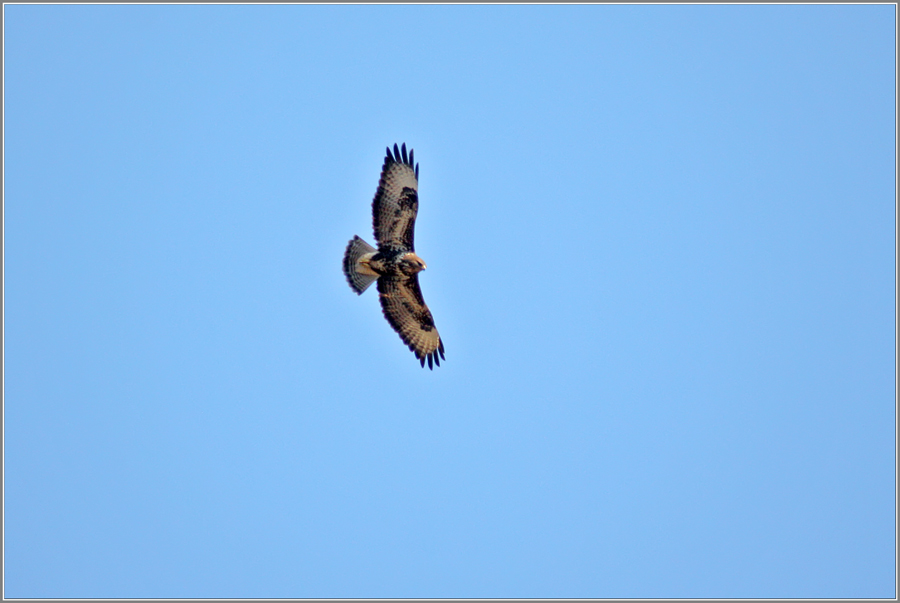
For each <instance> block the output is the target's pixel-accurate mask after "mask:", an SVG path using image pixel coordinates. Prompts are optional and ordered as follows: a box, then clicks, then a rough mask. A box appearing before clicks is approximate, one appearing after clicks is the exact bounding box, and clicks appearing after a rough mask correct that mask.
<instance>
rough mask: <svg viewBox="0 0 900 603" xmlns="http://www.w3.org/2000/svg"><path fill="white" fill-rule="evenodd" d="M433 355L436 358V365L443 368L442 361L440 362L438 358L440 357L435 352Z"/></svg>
mask: <svg viewBox="0 0 900 603" xmlns="http://www.w3.org/2000/svg"><path fill="white" fill-rule="evenodd" d="M431 355H432V356H434V363H435V364H436V365H438V366H441V360H440V358H438V355H437V354H435V353H434V352H432V353H431Z"/></svg>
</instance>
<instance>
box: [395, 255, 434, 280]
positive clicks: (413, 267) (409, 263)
mask: <svg viewBox="0 0 900 603" xmlns="http://www.w3.org/2000/svg"><path fill="white" fill-rule="evenodd" d="M427 267H428V266H426V265H425V260H423V259H422V258H420V257H419V256H417V255H416V254H415V253H413V252H412V251H410V252H409V253H405V254H403V257H402V258H401V259H400V270H402V271H403V272H404V273H405V274H408V275H413V274H416V273H417V272H421V271H422V270H425V269H426V268H427Z"/></svg>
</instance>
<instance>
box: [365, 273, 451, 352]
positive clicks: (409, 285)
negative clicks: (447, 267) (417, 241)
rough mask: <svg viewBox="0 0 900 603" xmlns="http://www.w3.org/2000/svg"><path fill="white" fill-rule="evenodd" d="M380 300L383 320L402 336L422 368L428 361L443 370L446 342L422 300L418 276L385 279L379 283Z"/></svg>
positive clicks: (383, 277)
mask: <svg viewBox="0 0 900 603" xmlns="http://www.w3.org/2000/svg"><path fill="white" fill-rule="evenodd" d="M378 299H379V300H381V309H382V311H383V312H384V317H385V318H387V321H388V322H389V323H390V324H391V326H392V327H393V328H394V330H395V331H397V333H398V334H399V335H400V339H402V340H403V343H405V344H406V345H407V346H409V349H410V350H412V351H413V352H414V353H415V354H416V358H418V359H419V362H420V363H421V364H422V366H425V361H426V360H427V361H428V368H429V369H430V368H432V366H433V364H437V365H438V366H441V361H440V360H439V359H438V354H440V357H441V358H443V357H444V342H442V341H441V336H440V335H439V334H438V331H437V329H436V328H435V326H434V318H433V317H432V316H431V311H430V310H429V309H428V306H426V305H425V300H423V299H422V290H421V289H419V278H418V275H417V274H414V275H412V276H405V275H402V274H397V275H391V276H382V277H381V278H379V279H378Z"/></svg>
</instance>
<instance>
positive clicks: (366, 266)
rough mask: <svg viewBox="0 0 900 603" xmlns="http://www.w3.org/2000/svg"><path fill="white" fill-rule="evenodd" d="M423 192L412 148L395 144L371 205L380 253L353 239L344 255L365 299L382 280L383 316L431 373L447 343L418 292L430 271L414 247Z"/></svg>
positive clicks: (352, 281) (347, 272) (349, 279)
mask: <svg viewBox="0 0 900 603" xmlns="http://www.w3.org/2000/svg"><path fill="white" fill-rule="evenodd" d="M418 191H419V165H418V164H417V163H415V162H414V160H413V151H412V149H410V150H409V155H407V154H406V143H403V146H402V147H401V148H399V149H398V148H397V145H396V144H394V152H393V154H392V153H391V148H390V147H388V149H387V156H386V157H385V158H384V166H383V167H382V168H381V180H380V181H379V182H378V190H377V191H376V192H375V199H374V200H373V201H372V226H373V227H374V229H375V241H376V242H377V243H378V249H375V248H374V247H372V246H371V245H369V244H368V243H366V242H365V241H363V240H362V239H360V238H359V237H358V236H354V237H353V239H351V240H350V242H349V243H348V244H347V251H346V252H345V253H344V276H346V277H347V282H348V283H350V288H351V289H353V290H354V291H356V293H358V294H360V295H362V292H363V291H365V290H366V289H367V288H368V287H369V285H371V284H372V283H373V282H375V281H378V299H379V300H381V309H382V311H383V312H384V317H385V318H387V321H388V322H389V323H390V325H391V326H392V327H393V328H394V330H395V331H397V333H398V334H399V335H400V339H402V340H403V343H405V344H406V345H407V346H409V349H410V350H412V351H413V353H415V355H416V358H418V359H419V362H420V363H421V364H422V367H423V368H424V366H425V361H426V360H427V361H428V368H429V369H433V366H434V365H435V364H436V365H438V366H440V365H441V361H440V360H439V359H438V354H440V357H441V358H444V342H443V341H441V336H440V335H438V331H437V329H436V328H435V326H434V318H433V317H432V316H431V311H430V310H429V309H428V306H426V305H425V300H424V299H422V290H421V289H420V288H419V272H421V271H422V270H425V262H424V261H423V260H422V258H420V257H419V256H417V255H416V252H415V246H414V245H413V237H414V234H415V227H416V213H417V212H418V211H419V192H418Z"/></svg>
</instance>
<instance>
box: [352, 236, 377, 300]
mask: <svg viewBox="0 0 900 603" xmlns="http://www.w3.org/2000/svg"><path fill="white" fill-rule="evenodd" d="M374 252H375V248H374V247H372V246H371V245H369V244H368V243H366V242H365V241H363V240H362V239H360V238H359V237H358V236H355V235H354V237H353V239H351V240H350V242H349V243H347V251H346V252H344V276H346V277H347V282H348V283H349V284H350V288H351V289H353V290H354V291H356V293H357V294H359V295H362V292H363V291H365V290H366V289H368V288H369V285H371V284H372V283H374V282H375V281H376V279H378V274H377V273H376V272H374V271H373V270H372V269H371V268H369V267H368V266H366V265H365V264H362V263H360V260H366V259H368V258H366V257H365V256H367V255H368V256H369V257H371V255H372V254H373V253H374Z"/></svg>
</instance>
